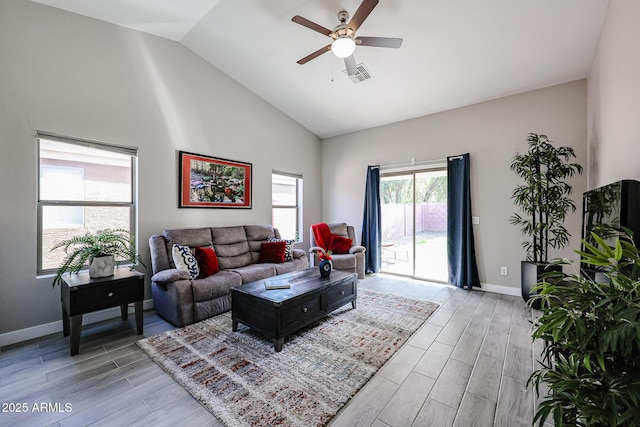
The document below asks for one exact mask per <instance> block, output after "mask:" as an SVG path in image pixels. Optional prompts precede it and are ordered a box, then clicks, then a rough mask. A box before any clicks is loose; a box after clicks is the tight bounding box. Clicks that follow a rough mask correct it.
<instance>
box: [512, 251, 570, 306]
mask: <svg viewBox="0 0 640 427" xmlns="http://www.w3.org/2000/svg"><path fill="white" fill-rule="evenodd" d="M550 271H562V266H561V265H549V264H534V263H532V262H529V261H521V262H520V284H521V288H522V299H523V300H524V302H528V301H529V299H530V298H531V296H532V295H535V292H532V289H533V288H534V287H535V286H536V284H537V283H538V282H540V281H541V280H542V279H541V277H542V275H543V274H545V273H549V272H550ZM532 307H533V308H535V309H536V310H539V309H540V302H539V301H536V302H535V303H534V304H533V305H532Z"/></svg>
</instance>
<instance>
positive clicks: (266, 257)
mask: <svg viewBox="0 0 640 427" xmlns="http://www.w3.org/2000/svg"><path fill="white" fill-rule="evenodd" d="M286 247H287V242H285V241H284V240H283V241H281V242H263V243H262V245H261V246H260V259H259V260H258V262H260V263H265V262H277V263H283V262H284V250H285V248H286Z"/></svg>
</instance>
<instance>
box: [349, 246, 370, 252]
mask: <svg viewBox="0 0 640 427" xmlns="http://www.w3.org/2000/svg"><path fill="white" fill-rule="evenodd" d="M366 250H367V249H366V248H365V247H364V246H351V248H350V249H349V253H350V254H355V253H358V252H364V251H366Z"/></svg>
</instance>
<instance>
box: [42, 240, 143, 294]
mask: <svg viewBox="0 0 640 427" xmlns="http://www.w3.org/2000/svg"><path fill="white" fill-rule="evenodd" d="M59 248H63V249H64V251H65V253H66V254H67V255H66V257H65V259H64V261H63V263H62V266H60V268H58V270H57V271H56V276H55V277H54V279H53V286H55V285H56V284H60V281H61V280H62V275H63V274H64V273H67V272H70V273H77V272H79V271H80V270H81V269H83V268H84V267H86V266H87V265H89V276H90V277H91V278H98V277H108V276H112V275H113V273H114V268H115V265H116V264H119V263H120V262H122V261H124V262H130V263H131V264H133V265H136V264H138V263H140V264H142V265H143V266H144V263H143V262H142V261H141V260H140V255H139V254H138V252H137V251H136V247H135V242H134V239H133V238H132V236H131V234H130V233H129V232H128V231H127V230H122V229H105V230H100V231H97V232H95V233H89V232H88V233H86V234H84V235H81V236H74V237H71V238H69V239H66V240H63V241H61V242H58V243H57V244H55V245H54V246H53V247H52V248H51V251H54V250H56V249H59Z"/></svg>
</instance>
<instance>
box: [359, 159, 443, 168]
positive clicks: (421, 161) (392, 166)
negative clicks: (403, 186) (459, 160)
mask: <svg viewBox="0 0 640 427" xmlns="http://www.w3.org/2000/svg"><path fill="white" fill-rule="evenodd" d="M446 161H447V159H435V160H420V161H415V160H413V159H412V161H411V162H407V163H396V164H393V165H375V166H372V167H374V168H376V167H377V168H378V169H391V168H398V167H402V166H418V165H426V164H430V163H446Z"/></svg>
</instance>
